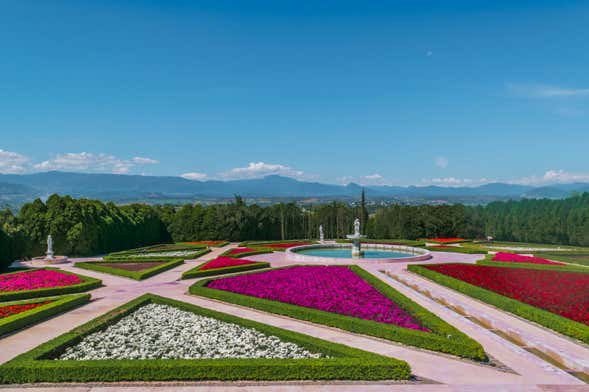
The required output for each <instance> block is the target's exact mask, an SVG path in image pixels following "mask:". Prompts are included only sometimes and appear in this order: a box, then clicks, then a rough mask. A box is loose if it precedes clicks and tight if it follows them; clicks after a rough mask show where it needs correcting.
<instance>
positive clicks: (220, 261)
mask: <svg viewBox="0 0 589 392" xmlns="http://www.w3.org/2000/svg"><path fill="white" fill-rule="evenodd" d="M254 263H255V261H251V260H245V259H234V258H232V257H227V256H219V257H217V258H216V259H213V260H211V261H209V262H208V263H206V264H205V265H203V266H202V267H200V268H199V269H198V270H199V271H206V270H210V269H215V268H225V267H235V266H236V265H245V264H254Z"/></svg>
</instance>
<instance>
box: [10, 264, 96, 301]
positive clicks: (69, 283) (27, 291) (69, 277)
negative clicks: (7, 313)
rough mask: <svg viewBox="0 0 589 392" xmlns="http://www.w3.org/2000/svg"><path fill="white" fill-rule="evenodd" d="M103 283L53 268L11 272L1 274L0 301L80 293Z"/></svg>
mask: <svg viewBox="0 0 589 392" xmlns="http://www.w3.org/2000/svg"><path fill="white" fill-rule="evenodd" d="M101 285H102V282H101V281H100V280H99V279H94V278H91V277H88V276H84V275H79V274H74V273H71V272H67V271H63V270H58V269H53V268H38V269H29V270H25V271H16V272H9V273H5V274H1V275H0V302H2V301H13V300H19V299H28V298H38V297H43V296H53V295H61V294H70V293H79V292H83V291H89V290H92V289H95V288H98V287H100V286H101Z"/></svg>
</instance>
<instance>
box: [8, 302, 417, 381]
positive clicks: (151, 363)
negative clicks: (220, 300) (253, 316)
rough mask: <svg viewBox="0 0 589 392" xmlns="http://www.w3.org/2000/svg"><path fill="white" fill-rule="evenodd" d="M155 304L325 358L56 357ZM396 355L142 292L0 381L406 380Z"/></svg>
mask: <svg viewBox="0 0 589 392" xmlns="http://www.w3.org/2000/svg"><path fill="white" fill-rule="evenodd" d="M149 303H158V304H164V305H170V306H174V307H176V308H179V309H181V310H185V311H189V312H193V313H195V314H199V315H202V316H205V317H212V318H216V319H218V320H221V321H225V322H229V323H234V324H238V325H241V326H243V327H247V328H255V329H256V330H258V331H260V332H262V333H265V334H268V335H273V336H277V337H279V338H280V339H282V340H284V341H289V342H293V343H295V344H297V345H300V346H302V347H304V348H306V349H308V350H311V351H313V352H321V353H324V354H326V355H328V356H329V358H319V359H314V358H311V359H174V360H165V359H155V360H154V359H151V360H93V361H71V360H70V361H57V360H54V359H53V358H56V357H57V356H59V355H60V354H61V353H63V352H64V350H65V349H66V348H67V347H68V346H71V345H74V344H77V343H78V342H80V341H81V340H82V339H83V338H84V337H85V336H87V335H89V334H91V333H93V332H96V331H99V330H103V329H105V328H107V327H108V326H109V325H112V324H114V323H116V322H117V321H119V320H120V319H121V318H123V317H124V316H126V315H128V314H130V313H132V312H133V311H135V310H136V309H138V308H139V307H141V306H144V305H147V304H149ZM410 376H411V371H410V368H409V365H408V364H407V363H406V362H404V361H400V360H398V359H393V358H387V357H384V356H380V355H377V354H373V353H369V352H366V351H362V350H358V349H355V348H351V347H347V346H344V345H341V344H336V343H331V342H328V341H325V340H321V339H317V338H314V337H311V336H307V335H303V334H300V333H296V332H292V331H287V330H284V329H281V328H276V327H273V326H269V325H266V324H261V323H258V322H256V321H252V320H246V319H242V318H238V317H235V316H232V315H229V314H225V313H220V312H217V311H214V310H210V309H204V308H200V307H198V306H195V305H191V304H188V303H185V302H179V301H175V300H172V299H169V298H164V297H159V296H156V295H153V294H146V295H143V296H141V297H139V298H136V299H135V300H133V301H131V302H128V303H127V304H125V305H123V306H121V307H119V308H117V309H114V310H112V311H110V312H108V313H107V314H105V315H103V316H101V317H98V318H96V319H94V320H92V321H90V322H88V323H86V324H84V325H82V326H80V327H77V328H75V329H73V330H71V331H70V332H67V333H65V334H63V335H61V336H59V337H57V338H55V339H52V340H50V341H49V342H47V343H44V344H42V345H40V346H38V347H36V348H34V349H33V350H31V351H29V352H27V353H24V354H22V355H19V356H18V357H16V358H14V359H13V360H11V361H9V362H7V363H5V364H4V365H2V366H0V383H4V384H9V383H19V384H24V383H35V382H104V381H181V380H222V381H236V380H256V381H261V380H393V379H397V380H398V379H408V378H409V377H410Z"/></svg>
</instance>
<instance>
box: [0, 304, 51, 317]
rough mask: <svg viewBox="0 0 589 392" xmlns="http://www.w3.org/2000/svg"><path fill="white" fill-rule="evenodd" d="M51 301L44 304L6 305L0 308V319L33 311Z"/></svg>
mask: <svg viewBox="0 0 589 392" xmlns="http://www.w3.org/2000/svg"><path fill="white" fill-rule="evenodd" d="M50 302H51V301H45V302H37V303H29V304H19V305H6V306H1V307H0V319H2V318H5V317H8V316H12V315H15V314H18V313H22V312H26V311H27V310H31V309H35V308H37V307H39V306H43V305H46V304H48V303H50Z"/></svg>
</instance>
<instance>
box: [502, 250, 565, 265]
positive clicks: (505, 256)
mask: <svg viewBox="0 0 589 392" xmlns="http://www.w3.org/2000/svg"><path fill="white" fill-rule="evenodd" d="M493 261H501V262H508V263H527V264H552V265H563V263H559V262H556V261H550V260H546V259H542V258H540V257H533V256H522V255H518V254H515V253H503V252H498V253H497V254H495V256H493Z"/></svg>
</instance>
